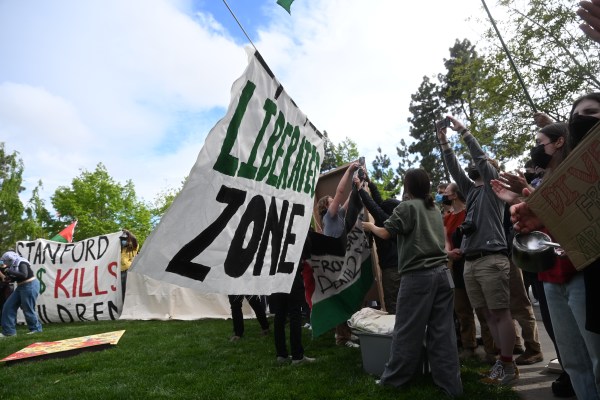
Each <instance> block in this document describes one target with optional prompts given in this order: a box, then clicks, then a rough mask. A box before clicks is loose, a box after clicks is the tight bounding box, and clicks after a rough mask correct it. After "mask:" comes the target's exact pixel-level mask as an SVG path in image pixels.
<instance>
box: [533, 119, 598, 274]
mask: <svg viewBox="0 0 600 400" xmlns="http://www.w3.org/2000/svg"><path fill="white" fill-rule="evenodd" d="M527 203H528V204H529V207H530V208H531V209H532V210H533V211H534V212H535V214H536V215H537V216H539V218H540V219H541V220H542V221H543V222H544V225H545V226H546V228H548V230H549V231H550V233H551V234H552V236H553V237H554V239H555V240H556V241H557V242H559V243H560V244H561V246H562V247H563V248H564V250H565V251H566V253H567V255H568V256H569V259H570V260H571V262H572V263H573V265H575V268H577V269H578V270H581V269H583V268H585V267H586V266H588V265H589V264H590V263H592V262H593V261H594V260H596V259H598V258H599V257H600V124H597V125H596V126H595V127H594V129H592V131H591V132H589V133H588V134H587V135H586V136H585V138H584V139H583V140H582V141H581V143H580V144H579V145H578V146H577V147H576V148H575V149H574V150H573V151H572V152H571V154H569V156H568V157H567V158H566V159H565V160H564V161H563V162H562V163H561V164H560V166H559V167H558V168H557V169H556V170H555V171H553V172H552V174H551V175H550V177H549V178H548V179H545V180H544V183H543V184H542V185H540V187H538V188H537V189H536V190H535V192H534V193H533V194H532V195H531V197H530V198H529V199H528V200H527Z"/></svg>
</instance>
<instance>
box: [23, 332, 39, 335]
mask: <svg viewBox="0 0 600 400" xmlns="http://www.w3.org/2000/svg"><path fill="white" fill-rule="evenodd" d="M40 332H41V331H29V332H27V333H26V335H33V334H34V333H40Z"/></svg>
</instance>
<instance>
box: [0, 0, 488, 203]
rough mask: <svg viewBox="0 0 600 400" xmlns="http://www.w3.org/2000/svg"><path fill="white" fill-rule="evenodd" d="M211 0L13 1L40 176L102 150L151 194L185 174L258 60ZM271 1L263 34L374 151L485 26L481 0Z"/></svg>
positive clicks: (62, 175)
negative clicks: (459, 47)
mask: <svg viewBox="0 0 600 400" xmlns="http://www.w3.org/2000/svg"><path fill="white" fill-rule="evenodd" d="M208 3H209V2H194V1H192V0H189V1H188V0H180V1H176V0H173V1H168V0H144V1H143V0H128V1H119V0H112V1H75V0H55V1H52V2H36V3H35V8H34V6H33V5H32V4H33V3H31V2H27V1H16V0H15V1H4V2H0V56H1V57H2V60H3V62H2V63H0V141H4V142H6V145H7V148H8V149H9V150H18V151H19V152H20V153H21V155H22V158H23V161H24V163H25V175H26V176H25V178H26V185H27V186H28V188H29V189H31V188H32V187H33V186H34V185H35V183H36V181H37V180H38V179H42V180H43V182H44V187H45V191H44V193H43V195H44V197H46V198H49V197H50V195H51V194H52V193H53V192H54V190H55V189H56V188H57V187H58V186H59V185H69V184H70V181H71V180H72V178H74V177H75V176H78V175H79V170H80V169H87V170H93V169H94V168H95V166H96V164H98V163H99V162H102V163H104V164H105V165H106V167H107V169H108V171H109V173H110V174H111V175H112V176H113V177H114V178H115V179H116V180H118V181H120V182H125V180H127V179H132V181H133V182H134V184H135V187H136V190H137V192H138V195H141V196H143V197H144V198H145V199H146V200H152V199H153V197H154V195H155V194H156V193H158V192H160V191H161V190H162V189H164V188H166V187H176V186H179V184H180V182H181V181H182V179H183V178H184V177H185V176H186V175H187V174H188V173H189V170H190V168H191V167H192V165H193V164H194V162H195V160H196V157H197V154H198V152H199V150H200V148H201V146H202V143H203V140H204V137H205V135H206V134H207V133H208V131H209V130H210V128H211V127H212V126H213V125H214V123H215V122H216V121H217V120H218V119H219V118H220V117H221V116H222V115H224V113H225V108H226V107H227V105H228V103H229V94H230V88H231V85H232V83H233V82H234V81H235V79H237V78H238V77H239V76H240V75H241V73H242V72H243V70H244V68H245V67H246V54H245V52H244V51H243V49H242V48H241V46H240V45H239V44H236V42H235V40H234V39H233V37H232V34H231V32H226V30H225V29H224V27H223V25H222V24H221V23H220V22H219V21H217V20H215V18H214V17H213V16H212V15H211V13H210V12H208V10H202V11H200V12H198V10H195V9H194V7H197V6H198V4H204V5H205V6H206V5H207V4H208ZM219 3H220V2H219ZM271 3H272V4H271ZM210 6H211V7H217V5H216V4H212V3H210ZM221 6H223V5H222V4H219V5H218V7H221ZM425 7H426V8H425ZM260 10H262V11H263V12H266V13H267V14H266V16H263V17H264V19H263V20H261V21H260V23H257V25H260V26H259V28H258V32H259V33H258V34H257V37H253V38H252V39H253V40H254V42H255V44H256V45H257V47H258V49H259V50H260V51H261V53H262V54H263V56H264V58H265V59H266V61H267V63H268V64H269V65H270V66H271V68H272V69H273V71H274V72H275V74H276V76H277V77H278V79H279V80H280V81H281V83H282V84H283V85H284V87H285V88H286V90H287V92H288V93H289V94H290V96H291V97H292V98H293V99H294V100H295V101H296V102H297V104H298V105H299V106H300V108H301V109H302V110H303V111H304V112H305V113H306V114H307V115H308V117H309V118H310V119H311V120H312V122H313V123H314V124H315V125H316V126H317V127H318V128H319V129H321V130H327V131H328V133H329V134H330V136H331V137H332V138H333V140H334V141H336V142H338V141H341V140H342V139H343V138H344V137H349V138H351V139H352V140H354V141H355V142H356V143H357V144H358V148H359V150H360V151H361V153H362V154H365V155H367V156H368V157H369V155H372V154H373V152H374V151H375V149H376V148H377V147H378V146H381V147H382V148H383V150H384V152H386V153H387V154H388V155H390V156H393V155H395V146H396V145H397V143H398V142H399V140H400V138H401V137H407V135H408V126H407V123H406V118H407V117H408V105H409V102H410V94H412V93H413V92H414V91H415V90H416V89H417V87H418V86H419V84H420V82H421V79H422V77H423V75H432V74H435V73H437V72H439V71H441V70H442V68H443V65H442V58H443V57H446V56H447V54H448V48H449V47H451V46H452V44H453V43H454V40H455V39H456V38H463V37H464V36H465V35H467V34H468V35H469V36H471V37H476V36H474V35H473V33H474V31H476V29H481V27H476V28H473V26H472V25H469V24H468V23H466V22H464V21H465V18H466V17H468V16H469V15H471V14H472V13H474V12H479V11H478V10H479V5H478V3H477V2H472V1H467V0H456V1H453V2H448V1H442V0H438V1H434V2H430V3H427V5H426V6H425V5H422V4H421V5H419V4H417V3H413V2H399V1H393V0H386V1H383V0H382V1H377V2H364V1H358V0H355V1H349V0H347V1H342V0H312V1H308V0H307V1H298V2H295V3H294V5H293V7H292V15H291V16H288V15H287V14H286V13H285V12H283V13H282V12H281V10H280V9H279V7H278V6H277V5H276V4H275V0H273V1H272V2H270V3H269V4H268V5H267V3H266V2H265V5H264V7H261V8H260ZM247 28H248V27H247ZM255 28H256V27H255Z"/></svg>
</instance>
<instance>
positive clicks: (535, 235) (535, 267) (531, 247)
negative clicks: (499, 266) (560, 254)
mask: <svg viewBox="0 0 600 400" xmlns="http://www.w3.org/2000/svg"><path fill="white" fill-rule="evenodd" d="M559 247H560V245H559V244H558V243H554V242H552V238H551V237H550V236H548V235H546V234H545V233H544V232H539V231H534V232H531V233H526V234H517V235H515V237H514V238H513V247H512V260H513V262H514V263H515V265H516V266H517V267H519V268H521V269H522V270H523V271H529V272H542V271H546V270H548V269H550V268H552V267H553V266H554V263H555V261H556V256H557V254H556V248H559Z"/></svg>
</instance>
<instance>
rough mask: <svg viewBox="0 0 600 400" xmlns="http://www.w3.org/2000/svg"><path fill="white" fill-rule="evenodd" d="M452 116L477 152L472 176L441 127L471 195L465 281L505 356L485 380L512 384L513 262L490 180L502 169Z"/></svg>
mask: <svg viewBox="0 0 600 400" xmlns="http://www.w3.org/2000/svg"><path fill="white" fill-rule="evenodd" d="M448 118H449V119H450V121H451V122H452V125H451V126H450V128H451V129H452V130H454V131H457V132H460V134H461V136H462V138H463V140H464V141H465V144H466V145H467V148H468V150H469V153H470V154H471V158H472V162H471V163H470V164H469V167H468V168H467V172H468V175H469V176H467V175H466V174H465V171H463V170H462V169H461V167H460V164H459V163H458V159H457V158H456V155H455V154H454V152H453V151H452V148H451V147H450V146H449V144H448V139H447V138H446V128H444V127H439V128H438V141H439V143H440V145H441V146H442V149H443V156H444V160H445V161H446V165H448V170H449V171H450V174H451V175H452V177H453V178H454V180H455V182H456V183H457V184H458V187H459V188H460V190H461V192H463V193H464V194H466V196H467V215H466V218H465V222H464V223H463V225H462V232H463V242H462V244H461V251H462V253H463V254H464V255H465V271H464V278H465V287H466V289H467V293H468V295H469V299H470V300H471V304H472V305H473V307H474V308H476V309H477V308H480V309H482V310H483V314H484V315H485V320H486V322H487V324H488V327H489V328H490V333H491V334H492V337H493V338H494V342H495V343H496V344H497V346H498V347H499V349H500V359H499V360H498V361H497V362H496V364H494V366H493V367H492V369H491V370H490V374H489V376H488V377H487V378H484V379H483V382H485V383H492V384H507V383H510V382H512V381H514V380H515V379H518V377H519V370H518V369H517V367H516V365H515V363H514V362H513V358H512V355H513V348H514V344H515V328H514V325H513V320H512V315H511V313H510V308H509V307H510V292H509V283H510V282H509V274H510V263H509V260H508V248H507V244H506V237H505V234H504V228H503V218H504V208H505V205H504V202H503V201H502V200H500V199H498V198H497V197H496V195H495V194H494V191H493V190H492V187H491V185H490V183H489V182H490V181H491V180H492V179H496V178H498V171H497V168H496V167H495V166H494V165H492V164H491V163H490V162H489V161H488V158H487V156H486V154H485V153H484V151H483V150H482V149H481V146H480V145H479V143H478V142H477V140H476V139H475V137H473V135H471V134H470V133H469V131H468V129H466V128H465V127H464V125H463V124H462V123H461V122H460V121H458V120H456V119H455V118H453V117H448Z"/></svg>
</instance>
